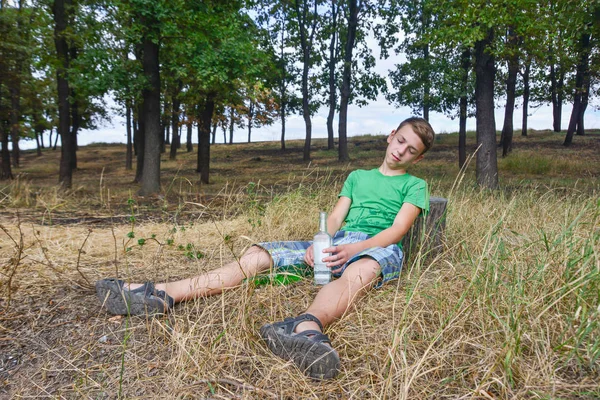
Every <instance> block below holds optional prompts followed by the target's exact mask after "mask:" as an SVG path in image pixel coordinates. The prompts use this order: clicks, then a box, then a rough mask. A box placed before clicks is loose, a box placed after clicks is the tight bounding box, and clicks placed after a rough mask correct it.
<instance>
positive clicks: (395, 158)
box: [392, 153, 400, 161]
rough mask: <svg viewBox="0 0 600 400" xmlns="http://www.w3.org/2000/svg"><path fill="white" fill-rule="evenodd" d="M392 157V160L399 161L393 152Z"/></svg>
mask: <svg viewBox="0 0 600 400" xmlns="http://www.w3.org/2000/svg"><path fill="white" fill-rule="evenodd" d="M392 157H393V158H394V160H396V161H400V159H399V158H398V157H397V156H396V155H395V154H393V153H392Z"/></svg>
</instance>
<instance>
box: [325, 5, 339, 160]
mask: <svg viewBox="0 0 600 400" xmlns="http://www.w3.org/2000/svg"><path fill="white" fill-rule="evenodd" d="M336 3H337V0H331V27H332V28H331V39H330V41H329V62H328V67H329V68H328V71H329V113H328V114H327V150H333V148H334V146H335V144H334V131H333V118H334V116H335V106H336V104H337V96H336V94H337V93H336V91H337V88H336V81H335V66H336V61H337V56H336V51H335V50H336V48H337V37H338V36H337V35H338V32H337V29H338V28H337V16H338V13H337V4H336Z"/></svg>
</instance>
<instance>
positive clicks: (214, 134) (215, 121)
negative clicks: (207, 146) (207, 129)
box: [210, 118, 219, 144]
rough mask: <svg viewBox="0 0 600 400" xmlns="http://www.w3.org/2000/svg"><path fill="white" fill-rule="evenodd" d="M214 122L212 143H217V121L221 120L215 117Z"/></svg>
mask: <svg viewBox="0 0 600 400" xmlns="http://www.w3.org/2000/svg"><path fill="white" fill-rule="evenodd" d="M213 119H214V122H213V123H212V132H211V139H210V142H211V144H215V143H216V142H217V123H218V122H219V121H218V120H217V119H216V118H213Z"/></svg>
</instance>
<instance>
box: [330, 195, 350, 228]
mask: <svg viewBox="0 0 600 400" xmlns="http://www.w3.org/2000/svg"><path fill="white" fill-rule="evenodd" d="M350 205H352V200H351V199H350V198H349V197H345V196H341V197H340V198H339V199H338V201H337V203H336V204H335V207H333V210H332V211H331V214H329V217H327V232H328V233H329V234H330V235H331V237H333V235H335V233H336V232H337V231H339V230H340V228H341V227H342V224H343V223H344V221H345V220H346V216H347V215H348V211H350Z"/></svg>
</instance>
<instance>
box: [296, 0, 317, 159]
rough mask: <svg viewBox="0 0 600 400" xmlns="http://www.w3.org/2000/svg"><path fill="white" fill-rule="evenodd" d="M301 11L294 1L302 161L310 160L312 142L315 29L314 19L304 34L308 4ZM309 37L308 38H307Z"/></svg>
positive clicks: (305, 0) (315, 12) (298, 3)
mask: <svg viewBox="0 0 600 400" xmlns="http://www.w3.org/2000/svg"><path fill="white" fill-rule="evenodd" d="M302 3H303V4H302V11H300V1H299V0H296V2H295V6H296V16H297V18H298V27H299V30H300V47H301V49H302V117H303V118H304V125H305V127H306V138H305V139H304V152H303V157H302V158H303V160H304V161H309V160H310V143H311V140H312V121H311V118H310V107H309V92H308V71H309V69H310V62H311V60H310V56H311V50H312V44H313V37H314V33H315V27H316V18H313V19H314V22H313V24H312V27H311V32H310V34H309V33H308V32H306V23H307V22H308V2H307V0H304V1H303V2H302ZM314 7H315V9H314V14H315V15H316V14H317V2H316V1H315V5H314ZM309 35H310V36H309Z"/></svg>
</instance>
